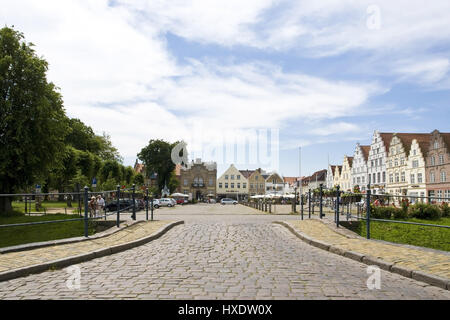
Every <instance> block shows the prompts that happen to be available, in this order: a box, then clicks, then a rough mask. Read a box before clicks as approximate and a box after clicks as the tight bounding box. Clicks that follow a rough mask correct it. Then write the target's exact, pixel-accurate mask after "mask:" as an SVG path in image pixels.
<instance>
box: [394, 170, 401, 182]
mask: <svg viewBox="0 0 450 320" xmlns="http://www.w3.org/2000/svg"><path fill="white" fill-rule="evenodd" d="M395 182H397V183H398V182H400V175H399V174H398V172H397V173H396V174H395Z"/></svg>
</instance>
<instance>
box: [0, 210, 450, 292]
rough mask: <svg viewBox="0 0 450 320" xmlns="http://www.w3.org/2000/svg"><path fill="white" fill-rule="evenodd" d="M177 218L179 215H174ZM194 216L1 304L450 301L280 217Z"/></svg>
mask: <svg viewBox="0 0 450 320" xmlns="http://www.w3.org/2000/svg"><path fill="white" fill-rule="evenodd" d="M177 213H178V212H177ZM159 214H160V215H163V211H160V213H159ZM262 217H263V216H257V215H255V216H250V215H242V216H237V215H233V216H231V215H227V216H223V217H222V219H218V217H217V216H216V217H207V216H201V217H199V216H197V217H196V218H192V219H189V217H187V216H186V219H185V220H186V224H185V225H181V226H177V227H175V228H174V229H172V230H171V231H169V232H168V233H167V234H166V235H164V236H163V237H161V238H160V239H158V240H155V241H153V242H151V243H148V244H146V245H144V246H141V247H137V248H134V249H131V250H128V251H125V252H122V253H118V254H114V255H111V256H107V257H103V258H99V259H95V260H92V261H89V262H86V263H82V264H79V265H78V266H79V267H80V270H81V288H80V290H74V291H71V290H69V289H68V288H67V286H66V281H67V280H68V279H69V278H70V275H69V273H68V272H67V270H65V269H64V270H56V271H48V272H45V273H41V274H36V275H31V276H28V277H24V278H19V279H14V280H10V281H6V282H0V299H78V298H80V299H450V292H449V291H446V290H442V289H439V288H436V287H432V286H428V285H426V284H425V283H421V282H417V281H414V280H412V279H408V278H404V277H401V276H399V275H396V274H392V273H389V272H384V271H382V273H381V289H380V290H369V289H368V288H367V286H366V281H367V279H368V277H369V275H368V274H367V271H366V270H367V266H366V265H364V264H361V263H358V262H356V261H353V260H350V259H347V258H344V257H341V256H338V255H334V254H331V253H329V252H326V251H323V250H320V249H317V248H314V247H312V246H309V245H307V244H305V243H304V242H302V241H301V240H299V239H298V238H296V237H295V236H293V235H292V234H291V233H290V232H289V231H288V230H287V229H285V228H284V227H282V226H280V225H275V224H272V223H271V220H276V219H278V218H279V217H276V216H274V217H272V218H271V219H270V217H269V216H265V217H264V219H261V218H262Z"/></svg>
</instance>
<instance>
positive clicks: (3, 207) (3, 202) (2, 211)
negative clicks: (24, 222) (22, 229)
mask: <svg viewBox="0 0 450 320" xmlns="http://www.w3.org/2000/svg"><path fill="white" fill-rule="evenodd" d="M12 200H13V198H12V197H0V215H1V216H5V215H8V214H10V213H12V212H13V209H12V205H11V202H12Z"/></svg>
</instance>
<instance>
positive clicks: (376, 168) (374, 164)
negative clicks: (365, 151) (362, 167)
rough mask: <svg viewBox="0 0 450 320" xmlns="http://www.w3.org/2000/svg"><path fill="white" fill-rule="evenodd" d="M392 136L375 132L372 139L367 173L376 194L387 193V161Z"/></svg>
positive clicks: (372, 189)
mask: <svg viewBox="0 0 450 320" xmlns="http://www.w3.org/2000/svg"><path fill="white" fill-rule="evenodd" d="M392 136H393V134H392V133H380V132H379V131H375V132H374V134H373V137H372V143H371V145H370V151H369V159H368V162H367V171H368V177H369V183H370V188H371V191H372V192H373V193H375V194H384V193H386V183H387V173H386V160H387V156H388V151H389V144H390V141H391V139H392Z"/></svg>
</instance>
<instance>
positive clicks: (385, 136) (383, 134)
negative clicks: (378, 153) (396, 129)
mask: <svg viewBox="0 0 450 320" xmlns="http://www.w3.org/2000/svg"><path fill="white" fill-rule="evenodd" d="M393 135H394V134H393V133H388V132H381V133H380V136H381V139H382V140H383V142H384V146H385V147H386V151H387V150H389V147H390V146H391V139H392V136H393Z"/></svg>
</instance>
